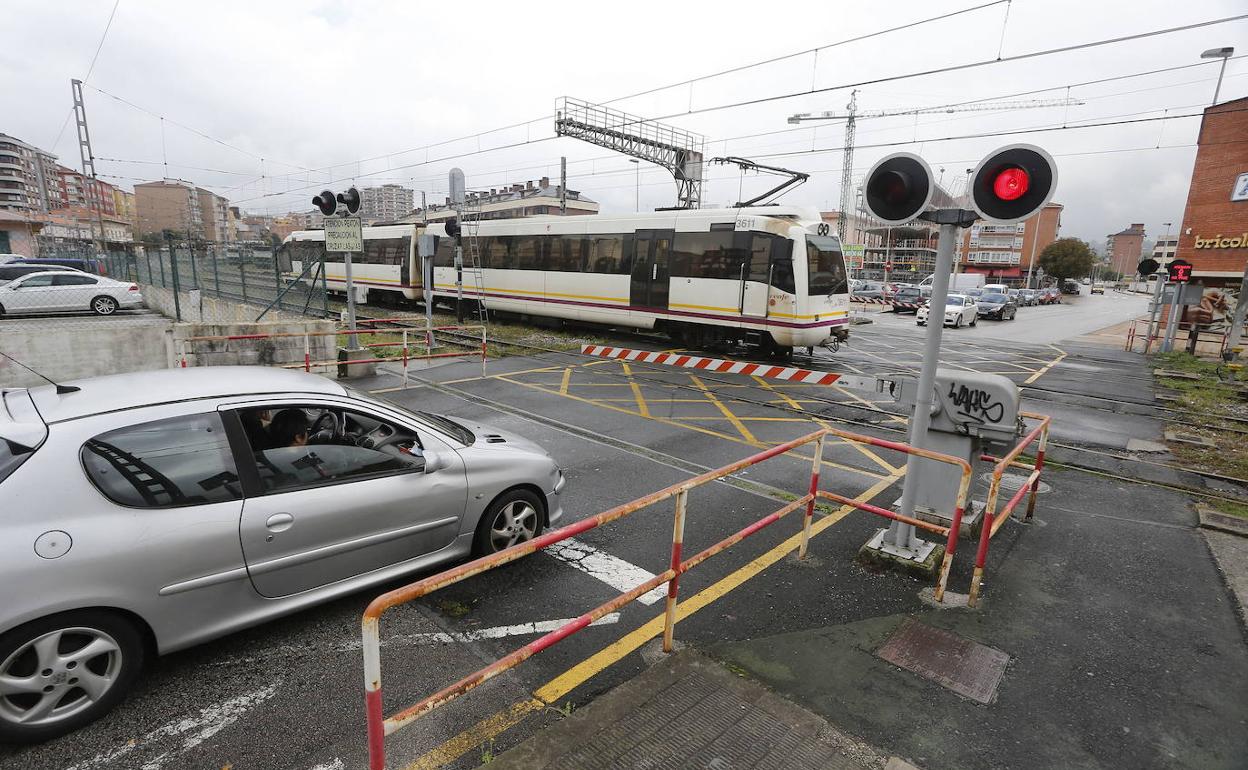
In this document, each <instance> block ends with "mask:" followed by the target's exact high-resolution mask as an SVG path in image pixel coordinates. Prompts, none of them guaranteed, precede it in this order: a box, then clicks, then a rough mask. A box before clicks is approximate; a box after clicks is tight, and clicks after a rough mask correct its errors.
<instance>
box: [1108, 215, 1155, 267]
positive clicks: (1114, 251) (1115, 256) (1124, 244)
mask: <svg viewBox="0 0 1248 770" xmlns="http://www.w3.org/2000/svg"><path fill="white" fill-rule="evenodd" d="M1146 237H1147V233H1145V232H1144V225H1143V224H1142V223H1139V222H1136V223H1133V224H1132V225H1131V226H1130V227H1128V228H1126V229H1125V230H1119V231H1118V232H1116V233H1110V234H1109V235H1107V236H1105V263H1106V264H1107V265H1109V269H1110V270H1112V271H1113V272H1115V273H1122V274H1123V275H1128V276H1129V275H1135V270H1136V265H1138V264H1140V257H1142V256H1143V255H1144V238H1146Z"/></svg>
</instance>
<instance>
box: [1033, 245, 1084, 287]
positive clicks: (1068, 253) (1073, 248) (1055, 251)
mask: <svg viewBox="0 0 1248 770" xmlns="http://www.w3.org/2000/svg"><path fill="white" fill-rule="evenodd" d="M1095 256H1096V255H1094V254H1093V253H1092V249H1090V248H1088V244H1086V243H1084V242H1083V241H1081V240H1079V239H1078V238H1059V239H1057V240H1056V241H1053V242H1052V243H1050V244H1049V245H1048V246H1045V247H1044V251H1042V252H1040V267H1041V268H1043V269H1044V272H1045V273H1047V274H1048V275H1051V276H1053V277H1054V278H1056V279H1057V280H1058V282H1059V283H1060V282H1061V280H1062V279H1063V278H1082V277H1084V276H1086V275H1088V274H1090V273H1091V272H1092V260H1093V259H1094V258H1095Z"/></svg>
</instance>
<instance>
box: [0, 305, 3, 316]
mask: <svg viewBox="0 0 1248 770" xmlns="http://www.w3.org/2000/svg"><path fill="white" fill-rule="evenodd" d="M0 315H4V305H0Z"/></svg>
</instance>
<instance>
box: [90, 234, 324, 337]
mask: <svg viewBox="0 0 1248 770" xmlns="http://www.w3.org/2000/svg"><path fill="white" fill-rule="evenodd" d="M106 267H107V272H108V274H109V275H110V276H113V277H115V278H119V279H121V280H130V281H134V282H136V283H137V284H139V285H140V287H141V288H142V289H143V292H144V295H145V296H146V297H147V298H148V300H149V301H148V306H149V307H152V308H154V309H157V310H160V311H161V312H163V313H165V314H166V315H168V316H170V317H172V318H174V319H176V320H179V321H202V322H208V323H214V322H221V323H228V322H238V321H265V320H269V321H276V320H281V319H283V318H290V317H292V315H294V316H311V317H317V318H327V317H330V316H331V314H336V308H332V309H331V307H330V301H329V300H330V298H329V293H328V292H327V291H326V287H325V278H324V265H323V264H321V263H315V262H314V263H310V264H308V265H306V266H305V269H304V271H303V272H302V273H300V274H295V273H294V272H293V271H292V270H291V266H290V264H289V262H288V261H286V260H284V259H283V256H282V254H281V252H280V251H278V250H276V249H273V248H270V247H260V246H256V247H253V246H248V245H236V244H228V245H223V244H220V243H211V242H208V243H203V242H200V243H187V242H175V241H168V242H166V243H164V244H146V245H145V248H144V249H142V251H141V253H136V254H118V255H110V257H109V258H108V260H107V265H106Z"/></svg>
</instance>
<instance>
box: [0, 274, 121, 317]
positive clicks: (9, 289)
mask: <svg viewBox="0 0 1248 770" xmlns="http://www.w3.org/2000/svg"><path fill="white" fill-rule="evenodd" d="M142 305H143V295H142V294H141V293H139V286H138V284H135V283H130V282H128V281H114V280H113V279H111V278H105V277H103V276H99V275H91V274H90V273H83V272H79V271H72V272H71V271H65V270H46V271H40V272H38V273H28V274H27V275H24V276H22V277H20V278H17V279H15V280H12V281H9V282H8V283H6V284H4V285H3V286H0V315H18V314H24V313H67V312H73V311H76V310H79V311H80V310H90V311H92V312H93V313H97V314H99V315H112V314H113V313H116V312H117V311H118V310H120V309H126V308H136V307H141V306H142Z"/></svg>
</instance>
